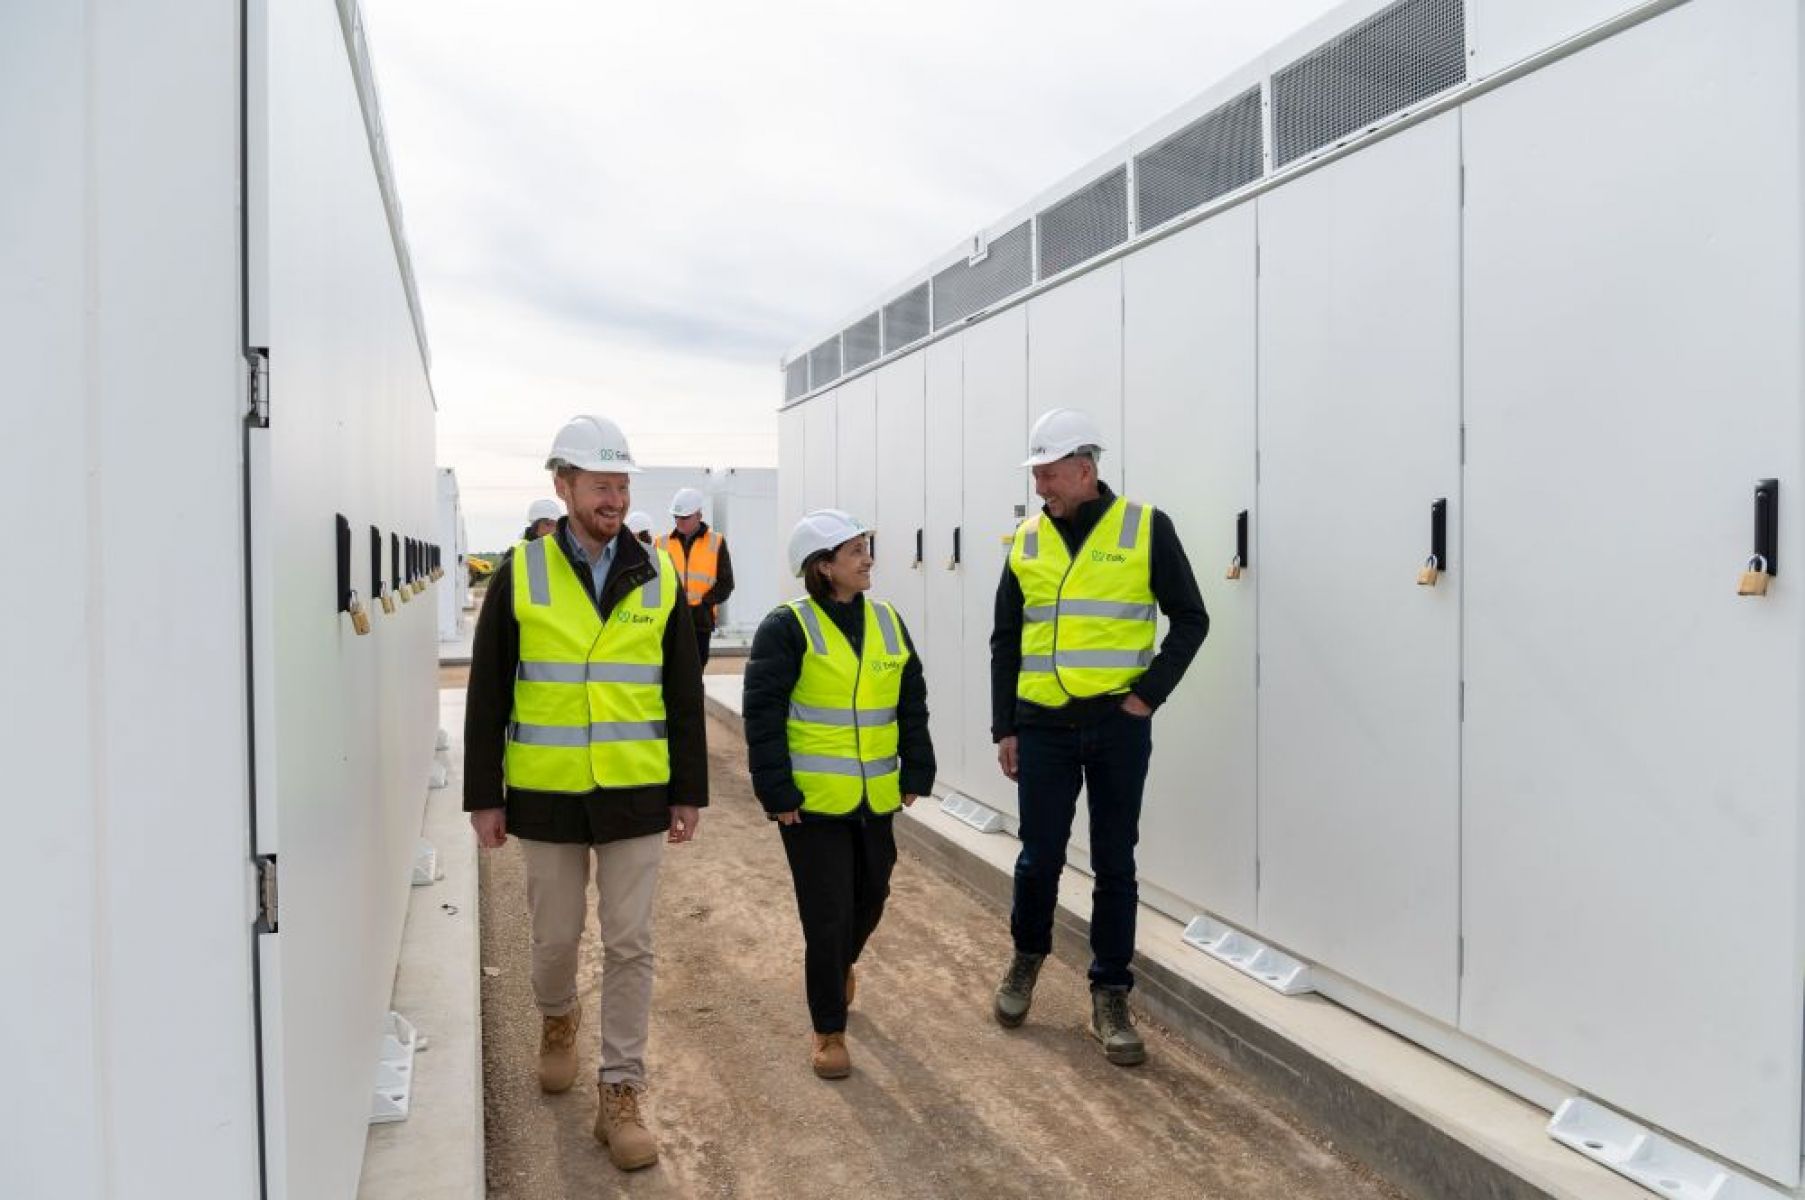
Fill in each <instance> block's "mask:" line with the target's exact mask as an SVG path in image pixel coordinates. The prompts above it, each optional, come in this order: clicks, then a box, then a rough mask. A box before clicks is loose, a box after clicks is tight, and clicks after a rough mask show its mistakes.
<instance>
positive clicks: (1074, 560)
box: [1053, 496, 1124, 700]
mask: <svg viewBox="0 0 1805 1200" xmlns="http://www.w3.org/2000/svg"><path fill="white" fill-rule="evenodd" d="M1122 503H1124V501H1123V499H1122V497H1120V496H1117V497H1116V498H1115V502H1114V503H1112V504H1111V505H1110V506H1109V507H1108V508H1106V509H1104V510H1103V511H1102V512H1101V513H1099V514H1098V515H1097V521H1096V524H1094V525H1092V526H1091V531H1090V532H1089V533H1087V534H1085V535H1084V540H1083V541H1082V542H1079V543H1078V552H1079V554H1082V553H1083V552H1084V551H1085V550H1087V549H1089V548H1090V544H1091V539H1092V538H1094V537H1096V536H1097V530H1099V529H1101V528H1102V527H1103V518H1104V517H1107V516H1108V515H1109V514H1110V513H1112V512H1114V511H1115V509H1116V505H1117V504H1122ZM1053 532H1054V533H1056V534H1058V533H1059V529H1058V527H1055V528H1054V530H1053ZM1059 544H1060V545H1061V546H1063V545H1065V535H1064V534H1059ZM1077 565H1078V554H1073V553H1072V552H1071V551H1070V550H1067V551H1066V555H1065V573H1064V574H1063V575H1061V576H1060V577H1059V588H1058V590H1057V591H1055V592H1054V593H1053V682H1054V683H1057V684H1058V685H1059V690H1060V691H1062V692H1065V698H1066V699H1067V700H1076V699H1078V698H1079V697H1077V696H1074V695H1072V693H1071V691H1070V690H1069V689H1068V688H1067V687H1066V686H1065V680H1063V679H1061V678H1060V677H1059V606H1060V605H1062V604H1064V603H1065V585H1066V581H1067V580H1069V579H1071V577H1072V568H1073V567H1075V566H1077ZM1103 694H1104V695H1108V694H1109V693H1103ZM1092 698H1094V697H1086V699H1092Z"/></svg>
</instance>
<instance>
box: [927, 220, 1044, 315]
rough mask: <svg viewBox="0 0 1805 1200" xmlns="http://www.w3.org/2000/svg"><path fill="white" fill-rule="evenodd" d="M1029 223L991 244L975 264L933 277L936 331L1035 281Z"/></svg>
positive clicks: (956, 266)
mask: <svg viewBox="0 0 1805 1200" xmlns="http://www.w3.org/2000/svg"><path fill="white" fill-rule="evenodd" d="M1032 240H1033V239H1032V237H1031V236H1030V234H1029V231H1028V224H1027V222H1025V221H1024V222H1023V223H1022V224H1020V225H1017V226H1016V227H1015V228H1014V229H1011V230H1010V231H1009V232H1008V233H1005V234H1004V235H1003V236H1001V237H999V238H997V239H996V240H994V241H992V242H991V243H990V250H989V253H987V254H986V255H985V256H984V257H983V258H981V259H979V260H978V261H977V262H975V263H970V262H963V263H958V264H955V265H954V266H950V267H948V268H947V269H946V270H944V271H942V272H940V273H939V274H938V275H936V276H934V280H933V283H934V328H935V329H945V328H946V327H947V326H948V325H951V324H952V323H953V322H955V321H960V320H963V319H964V318H966V317H969V316H970V315H971V314H973V313H975V312H977V311H978V310H979V309H981V308H985V307H987V306H989V305H991V304H995V303H996V302H997V301H998V300H1001V299H1002V298H1003V297H1005V296H1008V295H1011V294H1013V293H1015V292H1019V291H1021V290H1022V289H1023V288H1025V287H1027V286H1028V285H1029V284H1031V283H1033V282H1034V263H1033V256H1032V253H1031V250H1030V245H1031V242H1032Z"/></svg>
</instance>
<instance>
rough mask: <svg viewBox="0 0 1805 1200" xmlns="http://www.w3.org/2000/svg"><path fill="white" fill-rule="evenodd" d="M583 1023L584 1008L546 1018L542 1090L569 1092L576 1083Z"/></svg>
mask: <svg viewBox="0 0 1805 1200" xmlns="http://www.w3.org/2000/svg"><path fill="white" fill-rule="evenodd" d="M582 1023H583V1009H582V1007H581V1006H578V1007H576V1008H573V1009H571V1010H570V1011H569V1012H567V1013H565V1014H564V1015H563V1016H561V1017H546V1018H545V1024H544V1026H543V1028H542V1029H541V1030H540V1032H539V1089H540V1090H541V1091H545V1092H551V1093H553V1094H554V1095H555V1094H556V1093H558V1092H568V1091H569V1090H570V1085H571V1084H573V1083H575V1082H576V1081H577V1027H578V1026H580V1025H581V1024H582Z"/></svg>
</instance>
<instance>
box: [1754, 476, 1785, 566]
mask: <svg viewBox="0 0 1805 1200" xmlns="http://www.w3.org/2000/svg"><path fill="white" fill-rule="evenodd" d="M1755 554H1756V555H1757V556H1759V557H1761V558H1764V559H1766V560H1767V573H1768V574H1769V575H1778V574H1779V573H1780V481H1779V480H1778V479H1763V480H1762V481H1761V482H1760V483H1757V484H1756V485H1755Z"/></svg>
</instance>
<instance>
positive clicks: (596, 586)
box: [559, 527, 614, 596]
mask: <svg viewBox="0 0 1805 1200" xmlns="http://www.w3.org/2000/svg"><path fill="white" fill-rule="evenodd" d="M559 532H560V533H562V534H563V535H564V537H563V542H564V549H565V551H566V552H567V553H568V554H569V555H570V561H571V564H572V565H573V566H576V565H581V566H585V567H588V568H589V578H590V580H591V585H590V595H592V596H599V595H601V594H602V585H603V584H605V583H607V582H608V569H609V568H610V567H612V566H613V565H614V541H613V540H612V539H611V540H610V541H609V542H608V544H607V545H605V546H603V547H602V552H601V553H600V554H598V555H597V556H596V559H595V561H594V562H590V561H589V552H588V551H587V550H585V549H583V543H581V542H579V541H577V539H576V537H575V536H574V535H572V534H571V533H570V531H569V528H568V527H566V528H564V529H561V530H560V531H559Z"/></svg>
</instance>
